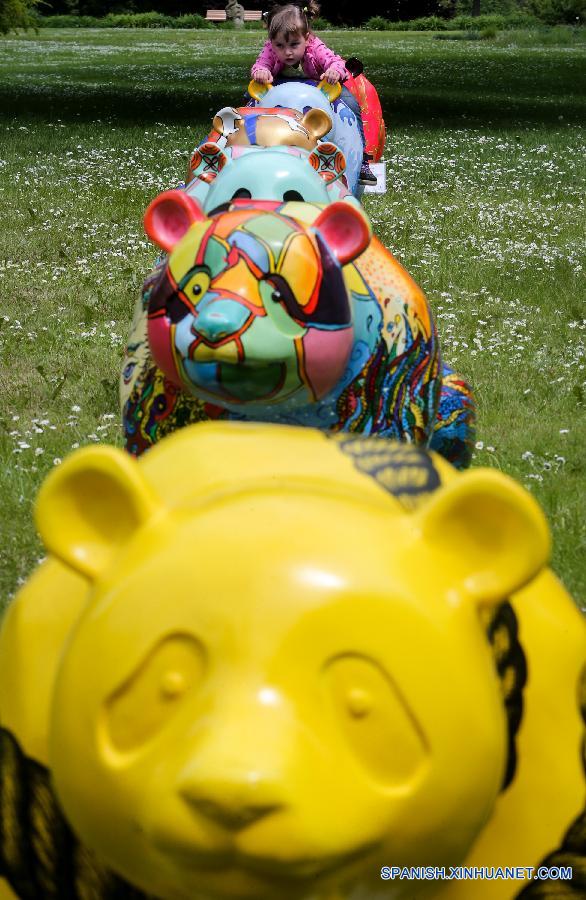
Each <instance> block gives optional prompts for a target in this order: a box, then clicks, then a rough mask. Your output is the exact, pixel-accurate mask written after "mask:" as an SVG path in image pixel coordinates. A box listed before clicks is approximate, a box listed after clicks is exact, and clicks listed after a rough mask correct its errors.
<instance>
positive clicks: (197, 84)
mask: <svg viewBox="0 0 586 900" xmlns="http://www.w3.org/2000/svg"><path fill="white" fill-rule="evenodd" d="M326 40H329V41H330V43H332V44H333V45H334V47H335V48H336V49H337V50H338V51H339V52H340V53H342V54H344V55H357V56H360V57H361V58H362V59H363V61H364V63H365V65H366V70H367V73H368V74H369V76H370V77H371V79H372V81H373V82H374V83H375V84H376V85H377V87H378V89H379V92H380V95H381V98H382V101H383V105H384V108H385V115H386V119H387V123H388V125H389V127H390V139H389V142H388V147H387V152H386V160H387V164H388V175H389V185H390V188H389V191H388V193H387V195H386V196H384V197H369V198H367V200H366V207H367V210H368V212H369V214H370V215H371V217H372V220H373V223H374V227H375V230H376V233H377V234H378V236H379V237H380V238H381V239H382V240H383V241H384V242H385V243H386V244H387V246H389V248H390V249H391V250H392V251H393V252H394V253H395V254H396V255H397V256H398V258H399V259H400V260H401V261H402V262H403V264H404V265H405V266H406V268H407V269H408V270H409V271H410V272H411V273H412V274H413V276H414V277H415V278H416V280H418V281H419V283H420V284H421V285H422V287H423V288H424V290H425V291H426V292H427V294H428V296H429V298H430V300H431V303H432V305H433V307H434V309H435V312H436V315H437V318H438V323H439V328H440V336H441V338H442V341H443V347H444V350H445V357H446V358H447V359H448V361H450V362H453V363H455V364H456V365H457V366H458V368H459V369H460V370H461V371H462V372H464V373H465V374H466V375H467V376H469V377H470V378H472V380H473V382H474V384H475V387H476V392H477V398H478V403H479V407H480V421H479V429H478V441H479V444H478V448H477V451H476V458H475V464H481V465H490V466H497V467H499V468H501V469H502V470H503V471H505V472H508V473H510V474H511V475H513V476H514V477H515V478H517V479H519V481H520V482H521V483H522V484H524V485H525V486H526V487H528V488H529V489H530V490H531V491H532V492H533V493H534V495H535V496H536V497H537V498H538V499H539V501H540V502H541V503H542V505H543V507H544V508H545V510H546V512H547V514H548V517H549V520H550V523H551V527H552V531H553V535H554V557H553V565H554V568H555V570H556V571H557V573H558V574H559V575H560V576H561V577H562V579H563V580H564V582H565V583H566V584H567V586H568V588H569V589H570V590H571V591H572V593H573V594H574V596H575V598H576V599H577V601H578V602H580V603H582V604H584V602H585V601H586V572H585V566H584V559H585V558H586V553H585V549H586V548H585V543H586V525H585V522H584V493H585V492H584V485H585V477H584V470H585V466H586V461H585V452H584V447H585V444H586V441H585V437H586V434H585V431H586V429H585V421H586V416H585V411H584V385H585V368H584V366H585V358H584V336H585V330H586V319H585V313H584V305H583V300H584V295H583V269H582V267H583V264H584V260H583V232H584V227H583V226H584V221H585V220H586V217H585V212H584V159H585V152H584V151H585V143H586V141H585V139H584V137H585V136H584V130H583V122H584V107H585V100H584V98H585V97H586V91H585V90H584V87H585V85H584V81H585V57H586V49H585V47H584V44H583V43H576V44H572V45H562V46H556V45H555V44H553V43H551V42H550V43H546V41H545V40H543V41H542V40H541V39H540V36H539V34H533V35H532V36H528V35H527V34H526V33H521V34H520V35H518V36H516V35H515V34H510V33H508V34H506V35H499V36H498V38H497V39H496V40H495V41H470V42H465V41H453V42H452V41H437V40H434V39H433V35H431V34H416V33H400V34H397V33H390V32H383V33H373V32H370V33H364V32H357V31H344V32H340V31H336V32H332V33H330V34H326ZM260 41H261V36H260V35H259V34H258V33H255V32H252V31H251V32H245V33H243V34H236V33H233V32H228V31H223V32H219V31H205V32H204V31H199V32H189V31H168V30H165V31H156V30H151V29H149V30H148V31H147V30H144V31H140V30H137V31H134V30H133V31H131V32H126V31H107V30H99V31H98V30H96V31H91V30H90V31H79V30H77V31H73V30H72V31H54V30H51V31H43V32H41V33H40V34H38V35H33V34H29V35H21V36H9V37H6V38H3V39H2V40H0V110H2V113H1V114H0V117H1V125H2V129H3V134H4V138H5V139H4V141H3V145H2V149H1V150H0V219H1V221H0V225H1V228H0V234H1V237H0V241H1V242H2V250H1V252H0V299H1V304H0V384H1V385H2V404H1V407H0V454H1V466H0V498H1V499H0V519H1V528H2V533H1V535H0V539H1V541H2V557H1V564H0V605H1V604H2V602H4V601H5V600H6V599H7V598H8V597H10V596H11V594H12V593H13V591H14V590H15V588H16V587H17V585H18V583H19V582H20V581H22V579H23V578H25V577H26V575H27V573H28V572H30V570H31V568H32V566H33V565H34V563H35V561H36V560H37V559H38V558H39V556H41V555H42V548H41V546H40V544H39V542H38V540H37V538H36V536H35V532H34V528H33V525H32V519H31V514H32V506H33V500H34V497H35V494H36V492H37V490H38V487H39V484H40V483H41V481H42V479H43V477H44V476H45V474H46V473H47V472H48V471H49V470H50V469H51V468H52V467H53V465H54V464H55V462H54V461H55V460H59V459H62V458H63V457H64V456H66V455H67V454H68V453H69V452H70V450H71V448H72V447H75V446H76V445H80V446H81V445H83V444H87V443H91V442H93V441H110V442H114V443H120V439H121V434H120V426H119V411H118V401H117V378H118V372H119V369H120V365H121V355H122V347H123V342H124V340H125V336H126V333H127V331H128V327H129V322H130V316H131V311H132V307H133V304H134V301H135V297H136V294H137V291H138V288H139V285H140V283H141V280H142V278H143V276H144V275H145V274H146V272H147V271H148V270H149V267H150V266H151V264H152V261H153V259H154V257H155V251H154V249H153V248H152V247H151V246H150V245H149V244H148V243H147V241H146V239H145V238H144V235H143V232H142V228H141V217H142V213H143V211H144V208H145V206H146V205H147V203H148V201H149V200H150V199H151V198H152V197H153V196H154V195H155V194H156V193H157V192H158V191H160V190H162V189H165V188H168V187H170V186H173V185H174V184H175V183H176V182H177V181H178V180H180V179H181V178H182V176H183V173H184V170H185V165H186V160H187V158H188V154H189V151H190V150H191V148H192V147H193V145H194V144H195V143H196V142H197V141H198V139H201V138H202V137H203V136H204V135H205V134H206V132H207V130H208V126H209V123H210V120H211V117H212V115H213V113H214V112H215V111H216V110H217V109H219V108H220V107H222V106H225V105H226V104H229V103H231V104H238V102H239V100H240V97H241V92H242V89H243V87H244V85H245V83H246V81H247V77H248V75H247V73H248V68H249V66H250V63H251V60H252V59H253V56H254V54H255V52H256V50H257V48H258V47H259V45H260ZM218 59H220V60H221V62H219V63H218V62H217V60H218Z"/></svg>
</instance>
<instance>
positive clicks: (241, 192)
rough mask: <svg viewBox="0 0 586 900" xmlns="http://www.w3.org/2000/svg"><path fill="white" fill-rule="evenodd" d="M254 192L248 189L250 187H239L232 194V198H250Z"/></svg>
mask: <svg viewBox="0 0 586 900" xmlns="http://www.w3.org/2000/svg"><path fill="white" fill-rule="evenodd" d="M251 197H252V194H251V193H250V191H249V190H248V188H238V190H237V191H234V193H233V194H232V198H231V199H232V200H250V198H251Z"/></svg>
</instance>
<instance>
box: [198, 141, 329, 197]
mask: <svg viewBox="0 0 586 900" xmlns="http://www.w3.org/2000/svg"><path fill="white" fill-rule="evenodd" d="M224 152H225V153H227V154H229V156H228V160H227V162H226V163H225V165H224V166H223V168H222V169H221V171H220V172H219V173H218V175H217V177H215V178H214V179H213V181H211V183H208V182H206V181H202V180H201V179H199V178H195V179H194V180H193V181H192V182H191V183H190V184H189V185H188V187H187V193H188V194H189V195H190V196H192V197H195V198H196V199H197V200H199V201H200V203H201V204H202V205H203V208H204V210H205V211H206V212H208V213H209V212H213V211H215V210H218V209H220V208H222V207H224V206H225V205H226V204H229V203H231V202H232V201H233V200H240V199H242V200H245V199H251V198H255V199H259V198H262V200H273V201H277V202H278V203H287V202H290V201H305V202H306V203H324V204H325V203H331V202H332V199H337V196H336V195H337V194H339V193H340V191H341V190H342V191H343V190H344V188H343V185H342V184H341V183H340V184H339V185H338V183H337V182H334V184H335V185H336V191H335V194H334V197H332V190H331V187H329V186H328V184H329V183H328V182H326V181H325V180H324V179H323V178H322V177H320V175H319V174H318V173H317V171H316V170H315V169H314V168H313V166H312V165H311V163H310V162H309V157H310V154H309V153H308V152H306V151H303V150H299V149H297V150H295V151H293V152H292V151H291V150H289V149H288V148H286V147H283V148H281V147H271V148H264V147H258V148H257V147H253V148H245V147H233V148H229V149H227V150H226V151H224Z"/></svg>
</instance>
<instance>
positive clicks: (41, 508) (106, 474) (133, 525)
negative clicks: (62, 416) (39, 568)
mask: <svg viewBox="0 0 586 900" xmlns="http://www.w3.org/2000/svg"><path fill="white" fill-rule="evenodd" d="M161 509H162V504H161V503H160V501H159V500H158V498H157V497H156V495H155V494H154V492H153V490H152V488H151V487H150V485H149V484H148V483H147V482H146V481H145V479H144V477H143V475H142V472H141V471H140V468H139V464H138V463H137V462H136V460H134V459H133V458H132V457H131V456H129V455H128V454H126V453H123V452H122V451H121V450H116V449H115V448H114V447H88V448H85V449H83V450H79V451H78V452H77V453H74V454H73V455H72V456H70V457H69V458H68V459H67V460H66V461H65V462H64V463H62V464H61V465H60V466H59V468H58V469H55V470H54V471H53V472H52V473H51V475H50V476H49V477H48V478H47V480H46V481H45V483H44V484H43V486H42V488H41V490H40V492H39V496H38V499H37V506H36V521H37V527H38V529H39V533H40V535H41V537H42V539H43V542H44V544H45V546H46V547H47V550H49V552H50V553H52V554H54V555H55V556H56V557H58V558H59V559H60V560H61V561H62V562H64V563H65V564H66V565H68V566H70V567H71V568H72V569H74V570H76V571H77V572H79V573H80V574H82V575H85V576H86V577H88V578H90V579H94V578H96V577H97V576H98V575H99V574H100V572H101V571H102V570H103V569H105V568H106V567H107V566H108V564H109V562H110V560H111V559H112V558H113V557H114V556H115V554H116V553H117V552H118V551H119V550H120V549H121V547H123V546H124V545H125V544H126V543H127V542H128V541H129V540H130V539H131V538H132V536H133V535H134V533H135V532H136V530H137V529H138V528H140V527H141V525H143V524H144V523H145V522H146V521H148V520H149V519H150V518H152V517H153V516H154V515H155V514H157V512H158V511H159V510H161Z"/></svg>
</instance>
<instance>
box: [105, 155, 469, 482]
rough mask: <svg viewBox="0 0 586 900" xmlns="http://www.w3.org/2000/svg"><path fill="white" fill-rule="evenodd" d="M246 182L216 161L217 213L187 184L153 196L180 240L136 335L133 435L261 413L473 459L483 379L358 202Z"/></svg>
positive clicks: (127, 385)
mask: <svg viewBox="0 0 586 900" xmlns="http://www.w3.org/2000/svg"><path fill="white" fill-rule="evenodd" d="M269 149H275V150H277V149H282V148H267V150H266V151H265V152H267V153H268V151H269ZM291 158H292V159H294V157H291ZM299 165H301V166H304V167H305V168H306V169H307V170H308V171H309V168H310V167H309V166H307V164H306V163H305V162H303V161H299ZM226 168H228V167H226ZM288 171H291V170H288ZM306 177H309V175H308V174H307V173H306ZM313 177H314V179H315V182H316V185H317V187H318V188H319V187H320V185H322V184H323V179H322V178H320V176H319V174H318V173H317V171H316V172H313ZM238 183H240V182H238V181H236V182H232V181H229V180H228V176H227V175H224V173H223V171H222V172H220V174H219V175H217V177H216V179H215V180H213V182H212V187H211V188H210V190H209V193H208V195H207V196H208V201H207V202H208V203H209V197H210V196H211V193H212V191H214V192H215V193H214V201H213V203H210V205H215V204H216V203H218V205H217V206H215V209H213V210H212V211H211V212H209V213H206V212H205V211H204V210H203V209H202V207H201V206H200V204H199V203H198V201H197V199H196V198H195V197H194V196H192V195H190V194H189V191H187V192H184V191H171V192H167V193H165V194H162V195H161V196H160V197H158V198H156V199H155V200H154V201H153V203H152V204H151V206H150V207H149V209H148V210H147V213H146V216H145V228H146V231H147V233H148V234H149V236H150V237H151V238H152V239H153V241H154V242H155V243H157V244H158V245H159V246H160V247H161V248H162V249H163V250H164V251H165V252H166V253H168V254H169V255H168V257H165V258H164V259H163V260H162V261H161V263H160V264H159V265H158V266H157V268H156V269H155V271H154V272H153V274H152V275H151V276H150V277H149V278H148V279H147V281H146V283H145V286H144V291H143V295H142V299H141V301H140V303H139V305H138V307H137V310H136V314H135V319H134V323H133V327H132V332H131V336H130V340H129V344H128V349H127V358H126V364H125V369H124V374H123V379H122V391H121V401H122V407H123V418H124V428H125V434H126V446H127V449H128V450H129V451H130V452H131V453H133V454H135V455H138V454H140V453H141V452H143V451H144V450H145V449H147V448H148V447H150V446H151V445H152V444H154V443H156V442H157V441H158V440H159V439H160V438H161V437H163V436H164V435H165V434H167V433H169V432H171V431H173V430H175V429H176V428H178V427H181V426H183V425H185V424H188V423H189V422H196V421H201V420H204V419H209V418H212V419H217V418H231V419H253V420H257V421H258V420H260V421H272V422H278V423H289V424H303V425H313V426H317V427H320V428H324V429H327V430H331V431H335V432H337V431H344V432H360V433H365V434H381V435H385V436H390V437H396V438H398V439H402V440H407V441H411V442H413V443H416V444H419V445H422V446H427V445H431V446H432V447H433V448H434V449H437V450H438V451H439V452H441V453H442V454H443V455H444V456H445V457H446V458H447V459H449V460H450V461H451V462H453V463H454V464H455V465H457V466H459V467H464V466H466V465H467V464H468V462H469V460H470V456H471V448H472V439H473V426H474V405H473V401H472V397H471V394H470V389H469V387H468V385H467V384H466V382H465V381H464V380H463V379H462V378H460V377H459V376H458V375H456V374H455V373H454V372H452V371H451V370H450V369H448V368H447V367H446V366H445V365H444V363H443V362H442V360H441V356H440V350H439V346H438V339H437V333H436V327H435V323H434V321H433V317H432V314H431V311H430V308H429V305H428V303H427V300H426V298H425V296H424V295H423V293H422V292H421V290H420V289H419V288H418V287H417V285H416V284H415V282H414V281H413V280H412V279H411V278H410V276H409V275H408V274H407V272H406V271H405V270H404V269H403V268H402V266H401V265H400V264H399V263H398V262H397V261H396V260H395V259H394V257H393V256H392V255H391V254H390V253H389V252H388V251H387V250H386V249H385V248H384V247H383V246H382V244H381V243H380V242H379V241H378V240H377V239H376V238H374V237H372V235H371V231H370V226H369V223H368V220H367V218H366V216H365V214H364V212H363V210H362V208H361V207H360V206H359V204H358V203H356V201H353V200H352V202H345V201H338V202H334V203H329V204H328V205H323V203H320V202H319V201H318V202H317V203H315V202H314V203H312V202H300V201H296V200H290V201H287V200H285V201H281V202H279V201H278V200H274V199H272V200H271V199H266V200H258V199H257V198H254V197H253V198H248V197H247V196H246V195H245V196H244V197H242V196H240V195H239V193H238V191H236V192H233V188H234V184H238ZM293 183H296V182H293ZM297 183H299V182H297ZM320 189H322V190H323V188H320ZM233 193H235V194H236V196H233Z"/></svg>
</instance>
